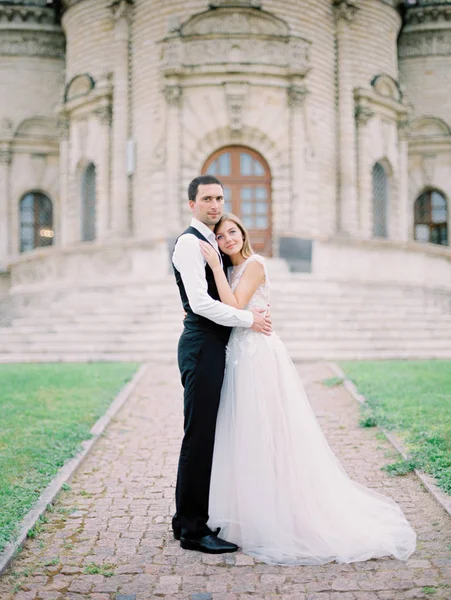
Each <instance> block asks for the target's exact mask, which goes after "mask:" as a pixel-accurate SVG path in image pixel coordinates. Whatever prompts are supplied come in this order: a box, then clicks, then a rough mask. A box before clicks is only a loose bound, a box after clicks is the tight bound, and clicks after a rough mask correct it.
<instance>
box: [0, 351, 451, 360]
mask: <svg viewBox="0 0 451 600" xmlns="http://www.w3.org/2000/svg"><path fill="white" fill-rule="evenodd" d="M290 356H291V358H292V360H293V361H295V362H302V361H316V360H400V359H411V360H420V359H425V360H426V359H439V358H440V359H451V349H444V350H441V349H436V348H426V349H422V348H420V349H415V351H413V352H412V351H411V352H409V351H408V350H404V351H400V350H396V349H395V350H393V349H383V350H379V349H374V348H373V349H365V350H357V349H340V350H337V349H335V350H330V349H328V350H326V351H324V350H321V351H315V350H312V349H302V350H297V351H291V352H290ZM175 360H176V357H175V355H174V353H172V352H161V351H159V350H155V351H149V350H147V351H145V352H128V351H125V352H124V351H122V352H119V351H118V352H91V351H87V350H83V351H79V352H77V351H72V350H71V351H66V352H64V353H62V354H61V353H56V352H44V351H41V352H35V353H33V352H27V351H24V352H20V353H0V362H1V363H22V362H39V363H43V362H45V363H51V362H88V361H89V362H156V363H174V362H175Z"/></svg>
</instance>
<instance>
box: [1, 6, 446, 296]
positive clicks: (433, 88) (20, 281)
mask: <svg viewBox="0 0 451 600" xmlns="http://www.w3.org/2000/svg"><path fill="white" fill-rule="evenodd" d="M450 17H451V2H439V1H435V0H430V1H426V0H424V1H423V0H407V1H406V2H399V1H397V0H284V1H283V2H282V1H281V0H210V1H209V0H170V1H169V2H168V1H163V0H115V1H113V2H112V1H111V0H62V1H61V2H57V1H56V0H55V1H49V0H22V1H21V0H0V97H1V102H0V269H1V277H0V281H1V285H2V289H1V291H2V292H3V295H5V294H11V293H30V294H32V293H33V292H34V291H39V290H43V289H50V288H52V287H53V288H58V287H61V286H70V285H79V284H80V282H81V281H83V282H99V281H102V282H105V283H106V284H107V283H108V281H114V282H117V281H119V280H120V281H123V282H126V281H134V282H139V281H143V282H146V281H154V280H158V278H159V277H160V276H162V275H163V274H165V273H166V272H167V269H168V256H169V248H170V245H171V243H172V240H173V239H174V236H175V235H177V233H178V232H180V231H182V230H183V229H184V227H185V226H186V224H187V223H188V222H189V210H188V206H187V197H186V190H187V186H188V183H189V181H190V180H191V179H192V178H193V177H194V176H196V175H197V174H199V173H211V174H214V175H216V176H218V177H219V178H220V179H221V180H222V181H223V183H224V188H225V202H226V210H229V211H233V212H235V213H237V214H238V215H240V216H241V218H242V219H243V221H244V222H245V224H246V226H247V227H248V228H249V229H250V231H251V235H252V240H253V243H254V245H255V248H256V249H257V250H258V251H260V252H262V253H264V254H266V255H268V256H273V257H284V256H287V257H288V258H289V259H290V260H291V261H292V263H293V264H302V265H303V268H304V269H305V270H307V271H310V272H311V273H312V274H313V275H315V276H318V277H323V278H328V279H332V280H333V279H341V280H363V281H373V282H378V281H380V282H386V281H389V282H402V283H405V284H412V285H424V286H430V287H437V288H447V289H450V288H451V252H450V249H449V237H448V232H449V227H450V225H451V218H450V206H449V202H450V198H451V176H450V173H451V18H450ZM297 259H299V261H298V263H296V261H297ZM150 264H152V269H149V265H150Z"/></svg>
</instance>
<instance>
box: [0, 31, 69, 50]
mask: <svg viewBox="0 0 451 600" xmlns="http://www.w3.org/2000/svg"><path fill="white" fill-rule="evenodd" d="M0 31H2V28H1V24H0ZM64 55H65V40H64V35H63V32H62V31H61V29H60V28H59V27H58V26H56V25H54V26H53V27H51V28H50V26H47V27H46V28H45V29H40V28H29V29H28V28H27V26H26V25H25V26H21V27H20V28H19V27H15V28H12V29H9V28H8V29H6V31H2V34H1V36H0V56H42V57H45V58H60V59H63V58H64Z"/></svg>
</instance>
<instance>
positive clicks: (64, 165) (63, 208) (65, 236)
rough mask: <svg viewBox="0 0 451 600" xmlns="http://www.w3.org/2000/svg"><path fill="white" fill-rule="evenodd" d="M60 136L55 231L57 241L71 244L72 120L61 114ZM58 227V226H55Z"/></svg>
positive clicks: (62, 244) (64, 244)
mask: <svg viewBox="0 0 451 600" xmlns="http://www.w3.org/2000/svg"><path fill="white" fill-rule="evenodd" d="M58 128H59V138H60V162H59V167H60V190H59V191H60V219H59V230H56V231H55V236H56V238H57V243H58V244H59V245H60V246H67V245H68V244H70V242H71V241H72V240H71V234H70V230H71V227H72V224H71V223H72V215H71V208H70V199H69V198H70V195H69V170H70V164H69V148H70V142H69V137H70V122H69V119H68V118H67V117H66V116H61V117H60V119H59V122H58ZM55 229H56V228H55Z"/></svg>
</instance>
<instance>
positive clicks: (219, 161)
mask: <svg viewBox="0 0 451 600" xmlns="http://www.w3.org/2000/svg"><path fill="white" fill-rule="evenodd" d="M202 174H208V175H214V176H215V177H218V179H220V180H221V182H222V184H223V186H224V199H225V206H224V212H231V213H233V214H235V215H237V216H238V217H240V219H241V220H242V221H243V223H244V225H245V227H246V228H247V229H248V230H249V233H250V238H251V242H252V246H253V248H254V250H255V251H256V252H259V253H261V254H265V255H266V256H270V255H271V246H272V243H271V172H270V170H269V167H268V164H267V162H266V161H265V159H264V158H263V157H262V156H261V155H260V154H259V153H258V152H256V151H255V150H251V149H250V148H247V147H245V146H227V147H226V148H221V150H217V151H216V152H215V153H214V154H212V155H211V156H210V158H209V159H208V160H207V161H206V163H205V165H204V167H203V169H202Z"/></svg>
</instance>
